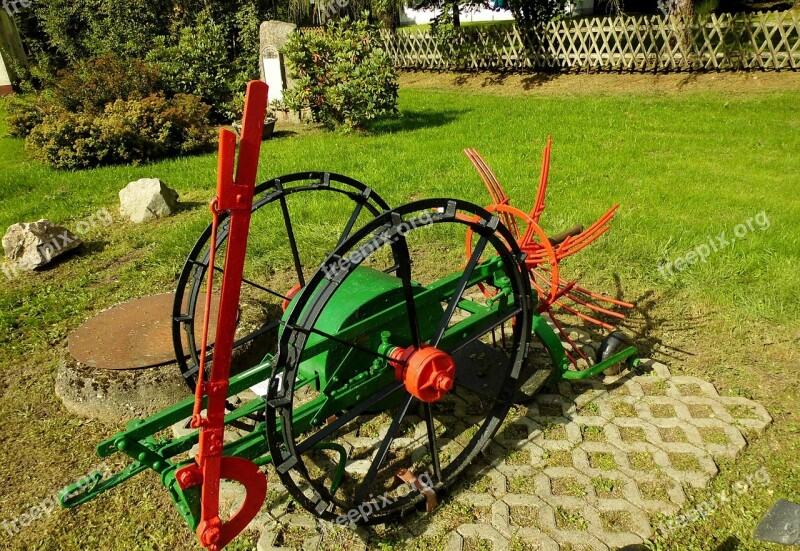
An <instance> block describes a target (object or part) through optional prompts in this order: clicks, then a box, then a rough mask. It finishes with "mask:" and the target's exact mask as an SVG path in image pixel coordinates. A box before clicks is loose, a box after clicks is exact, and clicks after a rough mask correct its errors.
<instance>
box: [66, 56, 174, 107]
mask: <svg viewBox="0 0 800 551" xmlns="http://www.w3.org/2000/svg"><path fill="white" fill-rule="evenodd" d="M59 77H60V78H59V80H58V81H57V82H56V83H55V85H54V91H53V94H52V97H53V99H54V101H56V102H57V103H58V104H60V106H61V107H62V108H63V109H65V110H67V111H86V112H90V113H96V112H98V111H102V110H103V108H104V107H105V105H106V104H107V103H109V102H111V101H114V100H117V99H136V98H142V97H145V96H147V95H149V94H151V93H153V92H154V91H163V87H162V82H161V75H160V74H159V72H158V70H156V69H155V68H154V67H152V66H150V65H148V64H146V63H144V62H142V61H139V60H124V59H122V58H120V57H118V56H117V55H114V54H105V55H103V56H100V57H96V58H92V59H89V60H88V61H86V62H82V63H76V64H74V65H72V66H71V67H70V68H69V69H68V70H62V71H60V73H59Z"/></svg>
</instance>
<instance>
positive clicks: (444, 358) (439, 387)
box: [389, 345, 456, 402]
mask: <svg viewBox="0 0 800 551" xmlns="http://www.w3.org/2000/svg"><path fill="white" fill-rule="evenodd" d="M389 356H390V357H391V358H392V360H393V361H392V365H394V368H395V370H396V376H397V380H399V381H403V382H404V383H405V385H406V390H407V391H408V392H409V393H410V394H412V395H413V396H416V397H417V398H419V399H420V400H422V401H423V402H438V401H439V400H441V399H442V398H444V395H445V394H447V393H448V392H450V390H451V389H452V388H453V384H454V383H455V379H456V364H455V362H454V361H453V358H451V357H450V354H448V353H447V352H443V351H441V350H439V349H438V348H434V347H432V346H426V345H423V346H422V348H414V347H409V348H400V347H398V348H395V349H394V350H392V352H391V353H390V354H389Z"/></svg>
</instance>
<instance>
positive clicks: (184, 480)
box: [178, 471, 195, 488]
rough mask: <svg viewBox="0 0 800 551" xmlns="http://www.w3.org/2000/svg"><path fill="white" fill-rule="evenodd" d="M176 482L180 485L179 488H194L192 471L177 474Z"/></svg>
mask: <svg viewBox="0 0 800 551" xmlns="http://www.w3.org/2000/svg"><path fill="white" fill-rule="evenodd" d="M178 482H180V483H181V486H183V487H185V488H188V487H190V486H194V482H195V477H194V473H193V472H192V471H182V472H180V473H178Z"/></svg>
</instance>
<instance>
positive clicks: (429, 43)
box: [383, 11, 800, 71]
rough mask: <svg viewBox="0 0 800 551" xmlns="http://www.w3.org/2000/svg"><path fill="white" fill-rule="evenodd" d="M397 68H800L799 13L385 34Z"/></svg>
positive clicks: (617, 19)
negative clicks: (446, 37)
mask: <svg viewBox="0 0 800 551" xmlns="http://www.w3.org/2000/svg"><path fill="white" fill-rule="evenodd" d="M383 38H384V42H385V44H386V48H387V50H388V51H389V53H390V55H391V56H392V59H393V60H394V63H395V65H396V66H397V67H400V68H407V69H439V70H519V69H527V68H534V69H538V68H548V69H562V70H598V71H616V70H622V71H692V70H694V71H699V70H736V69H765V70H775V69H790V70H797V69H800V13H798V12H797V11H787V12H765V13H755V14H738V15H735V14H721V15H716V14H712V15H710V16H708V17H704V18H698V19H694V20H691V21H690V20H682V19H680V18H677V17H671V16H662V15H651V16H624V15H623V16H616V17H594V18H585V19H569V20H566V19H565V20H561V21H555V22H551V23H549V24H548V25H547V26H546V27H545V28H542V29H539V30H537V31H536V32H535V33H533V36H532V37H530V39H528V40H526V39H525V38H524V37H523V36H522V33H521V32H520V31H519V29H517V28H516V27H484V28H469V27H467V28H465V29H463V30H462V34H461V36H460V37H459V39H458V40H456V41H455V42H446V43H440V42H439V41H438V40H437V38H436V37H435V36H433V35H432V34H431V33H430V32H429V31H417V32H410V33H397V34H390V33H385V34H384V36H383Z"/></svg>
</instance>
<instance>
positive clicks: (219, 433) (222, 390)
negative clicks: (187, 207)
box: [175, 81, 268, 551]
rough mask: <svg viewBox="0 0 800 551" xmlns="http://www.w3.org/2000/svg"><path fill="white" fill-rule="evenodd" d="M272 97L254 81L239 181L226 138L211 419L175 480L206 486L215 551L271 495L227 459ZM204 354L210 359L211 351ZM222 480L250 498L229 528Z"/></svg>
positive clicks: (205, 525)
mask: <svg viewBox="0 0 800 551" xmlns="http://www.w3.org/2000/svg"><path fill="white" fill-rule="evenodd" d="M267 92H268V88H267V85H266V84H265V83H264V82H261V81H252V82H250V83H249V84H248V85H247V98H246V100H245V104H244V118H243V121H242V137H241V141H240V143H239V164H238V166H237V169H236V179H235V180H234V177H233V166H234V159H235V158H236V137H235V136H234V135H233V133H231V132H229V131H227V130H222V131H221V132H220V143H219V174H218V177H217V199H216V206H217V209H218V210H219V211H221V212H224V211H230V226H229V230H228V246H227V252H226V255H225V268H224V274H223V277H222V288H221V290H220V304H219V315H218V319H217V336H216V341H215V345H214V359H213V363H212V366H211V375H210V376H209V379H208V382H206V383H203V381H202V378H201V377H200V376H198V385H202V388H200V389H198V395H199V396H202V395H206V396H208V405H207V407H206V418H205V419H202V420H200V422H199V424H200V451H199V452H198V454H197V456H196V457H195V462H196V463H195V464H191V465H187V466H186V467H184V468H182V469H180V470H179V471H178V472H177V473H176V475H175V476H176V478H177V480H178V484H179V485H180V486H181V488H188V487H191V486H195V485H197V484H202V497H201V512H200V524H199V525H198V527H197V536H198V538H199V539H200V543H201V544H202V545H203V546H204V547H206V548H207V549H210V550H211V551H218V550H219V549H222V548H223V547H224V546H225V545H227V544H228V543H230V541H231V540H232V539H233V538H235V537H236V536H237V535H238V534H239V533H240V532H241V531H242V530H244V528H245V527H246V526H247V525H248V524H249V523H250V521H251V520H253V518H255V516H256V515H257V514H258V511H259V510H260V509H261V506H262V505H263V503H264V499H265V497H266V495H267V480H266V476H265V475H264V473H262V472H261V471H260V470H259V468H258V467H257V466H256V465H255V464H253V463H252V462H251V461H248V460H246V459H243V458H240V457H223V456H222V449H223V437H224V434H225V402H226V399H227V396H228V381H229V378H230V371H231V356H232V353H233V341H234V334H235V332H236V319H237V312H238V309H239V294H240V292H241V287H242V275H243V272H244V259H245V253H246V251H247V236H248V233H249V230H250V212H251V209H252V206H253V190H254V189H255V182H256V173H257V172H258V157H259V153H260V151H261V136H262V133H263V128H264V117H265V115H266V111H267ZM215 245H216V243H213V242H212V243H211V246H212V247H214V246H215ZM207 292H209V293H210V292H212V289H211V288H209V289H207ZM202 353H203V354H205V351H202ZM222 478H225V479H230V480H234V481H237V482H240V483H241V484H242V485H244V487H245V489H246V492H247V494H246V497H245V500H244V503H243V504H242V506H241V507H240V508H239V510H238V511H237V512H236V513H235V514H234V515H233V516H232V517H231V518H230V519H229V520H228V521H227V522H223V521H222V520H221V519H220V516H219V487H220V479H222Z"/></svg>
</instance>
